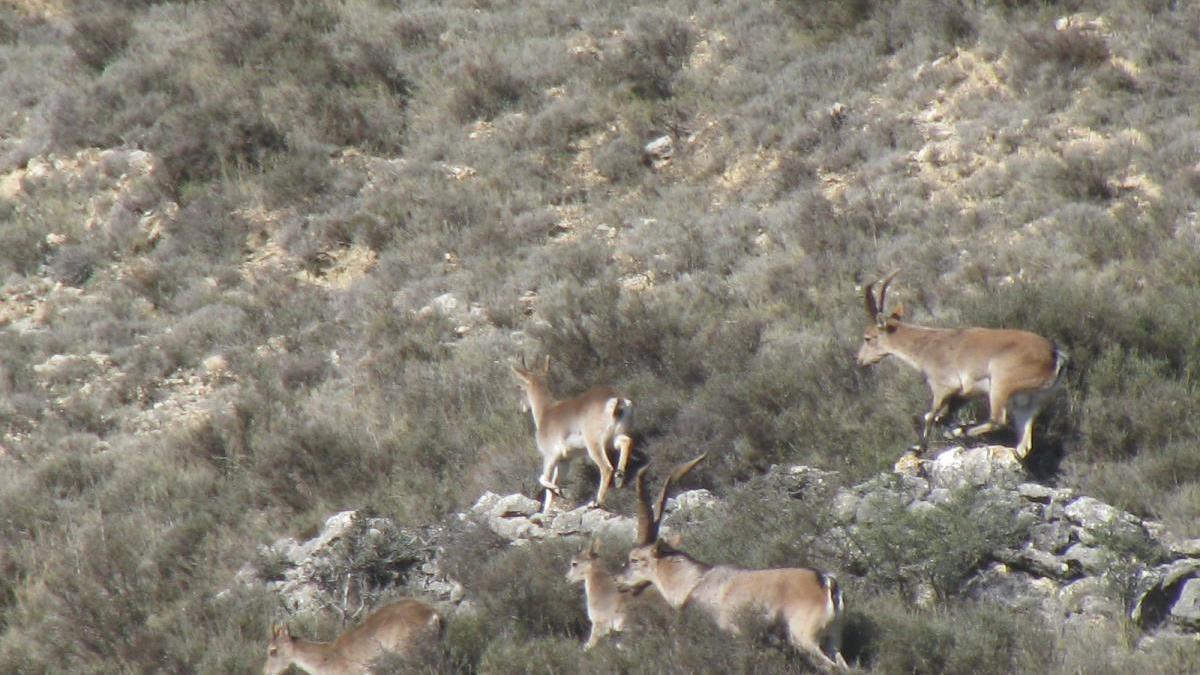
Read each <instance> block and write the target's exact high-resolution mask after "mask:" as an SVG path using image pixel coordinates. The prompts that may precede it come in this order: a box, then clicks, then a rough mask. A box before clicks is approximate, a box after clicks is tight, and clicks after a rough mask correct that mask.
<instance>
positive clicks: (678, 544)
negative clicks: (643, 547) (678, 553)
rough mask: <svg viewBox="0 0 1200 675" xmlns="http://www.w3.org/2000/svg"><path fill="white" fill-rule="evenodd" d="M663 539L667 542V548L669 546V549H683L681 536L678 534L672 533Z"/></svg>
mask: <svg viewBox="0 0 1200 675" xmlns="http://www.w3.org/2000/svg"><path fill="white" fill-rule="evenodd" d="M664 539H666V541H667V546H670V547H671V548H675V549H678V548H683V535H681V534H679V533H678V532H672V533H671V534H668V535H667V536H666V537H664Z"/></svg>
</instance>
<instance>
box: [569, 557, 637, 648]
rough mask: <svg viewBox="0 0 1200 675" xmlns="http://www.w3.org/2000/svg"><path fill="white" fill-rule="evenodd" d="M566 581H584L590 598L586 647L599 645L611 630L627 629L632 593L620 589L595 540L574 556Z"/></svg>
mask: <svg viewBox="0 0 1200 675" xmlns="http://www.w3.org/2000/svg"><path fill="white" fill-rule="evenodd" d="M567 581H571V582H573V583H582V584H583V594H584V596H586V598H587V615H588V621H590V622H591V624H592V631H591V633H590V634H589V635H588V640H587V644H585V645H584V649H591V648H592V647H594V646H596V643H597V642H599V641H600V638H602V637H604V636H605V635H608V634H609V633H610V632H613V631H616V632H620V631H622V630H624V628H625V617H626V615H627V613H628V604H629V601H630V599H631V596H632V595H633V593H632V592H630V591H627V590H624V591H623V590H621V589H619V588H617V583H616V581H615V579H614V578H613V575H612V574H610V573H609V571H608V570H606V569H604V563H603V562H602V561H601V560H600V553H599V551H598V550H597V548H596V540H595V539H593V540H592V543H591V544H590V545H589V546H588V547H587V549H585V550H582V551H580V552H579V553H577V554H575V557H573V558H571V567H570V569H568V570H567Z"/></svg>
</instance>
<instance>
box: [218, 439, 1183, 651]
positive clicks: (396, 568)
mask: <svg viewBox="0 0 1200 675" xmlns="http://www.w3.org/2000/svg"><path fill="white" fill-rule="evenodd" d="M762 480H763V481H764V482H765V483H766V484H767V485H769V486H770V488H769V493H774V494H771V496H772V497H773V498H774V499H777V500H779V501H785V502H786V501H787V500H797V501H798V502H799V505H800V507H801V508H811V509H824V508H829V505H831V512H830V516H831V517H832V521H831V526H830V527H828V528H826V529H824V530H823V532H821V533H820V534H819V535H817V536H815V537H812V539H813V540H814V542H815V543H816V544H817V545H818V546H820V547H822V548H824V549H827V550H828V551H829V555H832V556H834V557H836V558H837V559H839V560H841V561H842V562H841V568H842V569H845V570H848V571H849V573H850V574H852V575H855V576H858V575H864V574H871V573H872V572H871V571H867V570H869V569H870V568H871V567H873V566H876V565H880V564H883V565H887V566H889V567H890V568H891V569H890V570H888V571H887V572H886V573H888V574H895V575H896V576H897V578H898V579H902V580H903V583H904V584H905V585H906V586H907V587H908V589H909V591H910V593H911V599H912V601H913V602H914V604H915V605H917V606H918V607H924V608H927V609H931V608H933V607H935V606H936V605H937V603H938V601H939V600H940V599H941V598H942V597H943V596H944V595H945V593H946V591H947V588H946V587H945V584H948V583H949V584H952V585H954V586H958V585H962V586H963V587H964V588H965V589H966V593H967V595H968V596H970V597H972V598H975V599H978V600H979V601H981V602H987V603H994V604H996V605H999V606H1002V607H1005V608H1007V609H1009V610H1012V611H1014V612H1019V613H1023V612H1029V611H1034V612H1037V613H1040V614H1041V615H1042V616H1043V617H1044V618H1045V620H1046V621H1049V622H1056V623H1057V622H1065V625H1066V626H1067V627H1068V629H1069V630H1071V631H1081V632H1086V631H1091V630H1094V629H1095V628H1096V627H1097V626H1103V625H1108V626H1114V627H1115V626H1117V625H1119V624H1120V623H1121V622H1122V621H1124V620H1125V619H1127V618H1128V619H1130V620H1132V621H1133V622H1134V623H1135V624H1136V625H1137V626H1138V627H1140V628H1141V629H1143V630H1144V631H1145V632H1144V634H1142V635H1141V636H1140V637H1139V641H1140V642H1147V643H1149V642H1159V641H1164V640H1175V641H1179V642H1180V644H1183V645H1191V644H1194V643H1195V641H1196V635H1197V633H1200V539H1181V538H1179V537H1177V536H1176V535H1174V534H1173V533H1171V532H1168V531H1166V529H1165V528H1164V527H1163V525H1162V523H1159V522H1154V521H1148V520H1142V519H1140V518H1138V517H1136V516H1134V515H1133V514H1131V513H1128V512H1126V511H1122V510H1120V509H1117V508H1114V507H1112V506H1110V505H1108V504H1105V503H1104V502H1101V501H1100V500H1097V499H1095V498H1093V497H1088V496H1082V495H1077V494H1075V493H1074V491H1073V490H1071V489H1069V488H1052V487H1047V486H1045V485H1043V484H1041V483H1037V482H1033V481H1031V480H1030V476H1029V474H1028V473H1027V472H1026V471H1025V469H1024V468H1023V467H1022V466H1021V464H1020V463H1019V462H1018V461H1017V460H1016V459H1015V458H1014V456H1013V452H1012V450H1011V449H1010V448H1006V447H1001V446H984V447H976V448H972V449H969V450H966V449H963V448H957V447H956V448H950V449H947V450H945V451H943V452H942V453H941V454H940V455H938V456H937V457H935V458H933V459H930V460H923V461H921V462H920V463H919V464H918V465H917V466H916V467H910V468H907V469H905V470H904V471H902V472H898V473H885V474H880V475H879V476H877V477H876V478H874V479H871V480H869V481H867V482H865V483H860V484H858V485H853V486H849V487H838V477H837V475H836V474H834V473H831V472H827V471H821V470H819V469H813V468H811V467H806V466H791V467H772V468H771V470H770V471H768V473H767V474H766V475H765V476H763V478H762ZM964 507H965V508H966V509H967V513H968V514H969V517H971V518H973V519H977V520H979V521H981V522H983V521H987V520H1002V521H1005V522H1006V524H1008V525H1011V527H1012V528H1013V532H1012V533H1011V534H1010V535H1009V537H1008V538H1007V540H1006V541H1004V542H1003V545H1002V546H1000V547H997V548H995V549H992V550H980V551H978V552H977V555H978V556H979V558H978V560H977V567H976V568H975V569H971V570H967V571H966V573H965V574H964V577H965V579H947V578H944V577H943V576H942V575H941V573H942V572H943V571H944V570H940V569H938V562H939V561H938V560H937V557H938V556H937V555H931V554H929V553H928V552H924V553H922V554H921V555H918V556H913V558H912V559H909V560H903V559H896V558H891V559H889V553H890V552H889V551H887V550H886V548H885V547H884V546H882V545H881V543H882V542H880V541H879V540H878V538H879V537H880V536H884V537H886V538H889V539H891V540H892V541H893V542H900V541H903V540H904V539H906V538H909V537H920V536H922V535H923V530H925V529H926V528H929V527H934V528H937V527H945V528H949V527H952V524H951V523H949V522H947V521H952V520H953V519H954V518H957V517H962V516H963V515H965V514H964V513H963V512H962V511H961V509H963V508H964ZM729 508H730V505H729V504H727V503H725V502H723V501H722V500H721V499H719V498H717V497H715V496H714V495H713V494H712V493H711V492H709V491H708V490H704V489H698V490H690V491H685V492H683V493H681V494H679V495H677V496H675V497H673V498H672V499H670V500H668V502H667V509H666V513H667V516H666V518H665V522H664V531H665V532H671V531H672V530H674V531H675V532H677V533H681V534H683V535H684V538H685V541H686V538H687V534H688V531H689V530H690V529H691V525H695V524H698V523H704V522H712V521H717V522H719V521H720V520H722V519H723V518H725V517H727V513H726V512H727V510H728V509H729ZM897 513H905V514H906V518H907V519H908V520H907V522H905V523H903V524H904V525H905V527H901V528H899V529H897V530H896V531H891V532H887V533H883V532H881V531H880V530H881V528H882V527H884V526H885V525H886V527H888V528H892V527H893V526H895V524H896V514H897ZM1008 521H1011V523H1009V522H1008ZM636 526H637V523H636V519H635V518H633V517H631V516H621V515H617V514H613V513H610V512H608V511H605V510H603V509H597V508H594V507H591V506H581V507H578V508H575V509H573V510H567V511H562V510H557V509H555V510H552V511H550V512H548V513H542V512H541V504H540V503H539V502H538V501H536V500H533V499H530V498H529V497H526V496H525V495H522V494H512V495H507V496H500V495H497V494H494V493H491V492H488V493H485V494H484V495H482V496H481V497H480V498H479V500H478V501H476V502H475V504H474V505H473V506H471V508H470V509H469V510H468V511H466V512H464V513H458V514H455V515H454V516H452V517H451V518H449V519H448V520H447V521H446V522H443V523H440V524H438V525H436V526H432V527H428V528H423V529H421V530H418V531H414V532H410V531H405V530H404V528H402V527H400V526H398V525H397V524H396V523H395V522H393V521H391V520H389V519H388V518H385V517H365V516H364V515H362V514H360V513H358V512H353V511H347V512H343V513H339V514H336V515H334V516H331V517H330V518H329V519H328V520H327V521H326V522H325V525H324V527H323V528H322V529H321V531H320V533H319V534H318V535H317V536H316V537H314V538H312V539H310V540H307V541H304V542H297V541H296V540H294V539H290V538H289V539H282V540H279V541H277V542H275V543H274V544H272V545H271V546H270V547H268V548H267V549H265V550H264V551H262V553H261V559H262V560H275V561H281V562H282V568H283V569H282V571H281V570H280V569H279V568H270V569H269V570H267V569H264V568H263V567H256V566H254V565H250V566H248V567H246V568H244V569H243V571H242V573H241V575H240V576H241V579H242V581H243V583H248V584H265V585H266V587H267V588H268V589H270V590H272V591H274V592H276V593H279V594H280V596H281V598H282V601H283V604H284V605H285V606H286V607H287V608H288V611H289V612H292V613H295V614H304V613H307V612H313V611H320V610H321V609H323V608H325V607H337V606H345V605H346V603H347V597H348V596H350V595H352V596H353V597H354V598H355V601H356V602H358V603H359V605H360V606H363V605H366V604H374V603H368V598H369V597H370V598H373V597H377V596H376V595H374V594H378V593H379V592H381V591H386V589H387V588H388V587H389V586H390V585H392V584H397V583H399V584H401V585H403V586H405V587H406V588H408V589H410V591H412V592H416V593H418V594H419V595H421V596H423V597H426V598H433V599H436V600H438V601H439V602H440V603H441V604H442V607H443V608H444V611H447V612H451V613H453V612H457V611H464V612H475V611H478V610H477V608H476V605H477V601H475V602H473V601H472V598H471V595H472V589H471V583H470V580H466V583H463V581H462V580H458V579H454V578H451V577H449V576H448V575H447V574H446V573H445V572H444V571H443V569H442V567H441V566H440V565H439V560H440V558H441V557H442V556H444V555H445V551H446V549H447V547H453V546H454V545H455V539H456V536H462V534H461V530H463V529H466V530H468V531H470V530H473V529H478V530H481V531H484V532H486V533H490V535H493V536H495V537H497V538H498V540H497V541H496V542H495V544H494V546H495V548H496V549H497V551H502V550H504V549H505V548H507V547H511V546H531V545H533V546H536V545H538V544H540V543H543V542H546V541H548V540H554V539H565V540H568V541H569V543H570V544H571V545H573V546H580V547H582V546H585V545H586V543H587V542H588V541H590V540H592V539H598V540H602V541H612V542H613V543H614V545H615V547H616V548H618V549H621V548H624V549H626V550H627V549H628V548H629V547H630V546H632V544H633V540H634V533H635V531H636ZM454 530H459V531H460V532H458V533H452V532H453V531H454ZM473 536H480V533H478V532H477V533H475V534H474V535H473ZM810 536H811V535H810ZM415 542H420V544H419V546H414V543H415ZM389 547H390V548H391V550H395V551H401V550H403V551H406V552H407V553H408V555H396V556H393V557H391V558H387V557H386V556H380V557H379V559H378V560H377V561H376V564H379V565H380V566H381V567H382V568H385V569H388V570H389V571H390V572H391V576H389V577H385V578H384V580H383V582H382V583H381V579H380V578H378V577H368V576H361V575H360V576H355V574H354V573H355V572H356V571H357V568H356V565H355V563H354V562H353V561H352V560H353V554H351V553H350V551H351V550H353V549H373V550H375V551H380V550H387V549H388V548H389ZM712 562H713V563H714V564H715V563H728V561H712ZM614 569H615V568H614ZM331 570H332V571H334V573H335V574H340V577H338V578H341V579H342V583H340V584H338V583H334V584H331V583H330V581H331V577H330V572H331ZM580 602H582V598H581V599H580Z"/></svg>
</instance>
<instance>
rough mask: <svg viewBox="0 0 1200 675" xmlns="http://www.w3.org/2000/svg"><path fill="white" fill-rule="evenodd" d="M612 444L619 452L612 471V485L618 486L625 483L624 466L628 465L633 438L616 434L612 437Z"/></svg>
mask: <svg viewBox="0 0 1200 675" xmlns="http://www.w3.org/2000/svg"><path fill="white" fill-rule="evenodd" d="M613 445H615V446H616V447H617V450H618V451H619V453H620V456H619V457H618V458H617V470H616V471H614V472H613V485H614V486H616V487H618V488H619V487H622V486H624V485H625V467H627V466H629V454H630V453H631V452H632V451H633V439H632V438H630V437H629V436H628V435H626V434H618V435H617V436H616V437H615V438H613Z"/></svg>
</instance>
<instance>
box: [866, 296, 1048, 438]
mask: <svg viewBox="0 0 1200 675" xmlns="http://www.w3.org/2000/svg"><path fill="white" fill-rule="evenodd" d="M895 276H896V273H892V275H891V276H889V277H888V278H887V279H884V280H883V281H882V283H881V284H880V287H879V299H878V301H876V299H875V296H874V295H873V293H872V288H873V286H874V285H875V284H867V288H866V292H865V299H866V310H867V318H868V320H869V321H870V323H869V324H868V325H867V329H866V331H865V332H864V333H863V342H862V346H861V347H860V348H859V350H858V357H857V358H858V365H860V366H870V365H873V364H875V363H878V362H879V360H880V359H882V358H883V357H885V356H889V355H893V356H896V357H897V358H899V359H900V360H901V361H903V362H904V363H907V364H908V365H910V366H912V367H913V368H916V369H917V370H919V371H921V374H923V375H924V376H925V381H926V382H927V383H928V384H929V389H930V390H931V392H932V393H933V403H932V404H931V405H930V408H929V412H928V413H926V414H925V418H924V424H923V425H922V428H921V437H920V442H919V444H918V446H917V449H918V451H919V452H924V451H925V449H926V447H927V446H928V443H929V431H930V429H931V428H932V427H933V425H934V424H935V423H941V422H942V421H943V420H944V419H946V418H947V417H949V416H950V415H951V414H952V413H953V411H954V409H955V408H956V407H957V406H958V404H960V403H962V402H963V401H965V400H969V399H973V398H981V397H984V396H986V397H987V398H988V406H989V411H990V414H989V416H988V419H987V421H985V422H982V423H980V424H976V425H974V426H971V427H969V428H967V429H966V431H965V434H966V435H967V436H979V435H981V434H985V433H988V432H990V431H994V430H996V429H999V428H1001V427H1004V426H1006V425H1007V424H1008V422H1009V413H1010V412H1011V414H1012V423H1013V427H1014V428H1015V430H1016V432H1017V435H1018V440H1017V446H1016V453H1017V456H1018V457H1020V458H1022V459H1024V458H1025V457H1026V456H1028V455H1029V452H1030V450H1031V449H1032V447H1033V420H1034V418H1035V417H1036V416H1037V414H1038V412H1040V411H1041V409H1042V407H1043V406H1044V405H1045V404H1046V402H1047V400H1049V398H1050V397H1051V395H1052V394H1053V393H1054V391H1055V390H1056V389H1057V388H1058V387H1059V385H1060V384H1061V382H1062V378H1063V374H1064V372H1065V368H1064V366H1065V365H1066V362H1067V356H1066V353H1065V352H1063V351H1062V350H1061V349H1059V348H1058V347H1057V346H1056V345H1055V344H1054V343H1052V342H1051V341H1050V340H1047V339H1046V338H1044V337H1042V336H1040V335H1037V334H1034V333H1030V332H1028V331H1023V330H1009V329H999V328H927V327H925V326H917V325H913V324H909V323H904V322H903V321H901V317H903V315H904V307H903V305H899V306H897V307H896V309H895V311H893V312H892V313H891V314H885V310H884V304H883V303H884V299H885V298H886V295H887V289H888V284H890V283H891V282H892V279H893V278H895ZM962 433H964V432H963V431H962V430H956V431H955V435H961V434H962Z"/></svg>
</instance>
